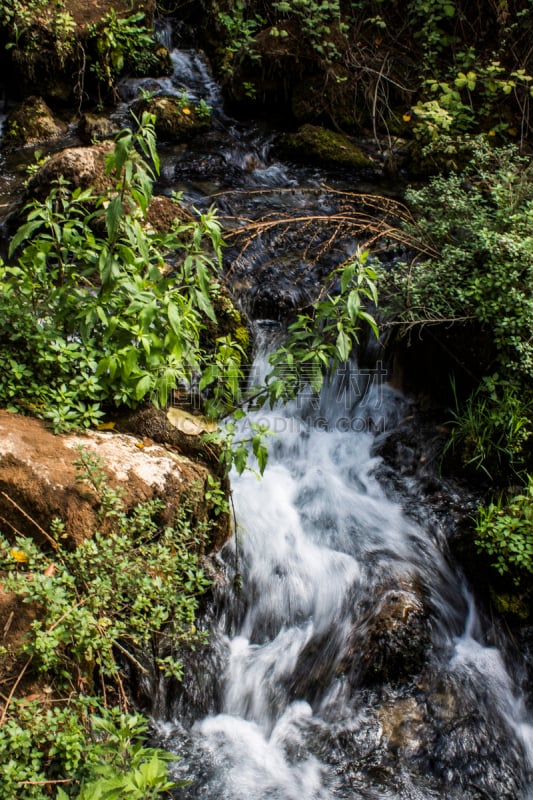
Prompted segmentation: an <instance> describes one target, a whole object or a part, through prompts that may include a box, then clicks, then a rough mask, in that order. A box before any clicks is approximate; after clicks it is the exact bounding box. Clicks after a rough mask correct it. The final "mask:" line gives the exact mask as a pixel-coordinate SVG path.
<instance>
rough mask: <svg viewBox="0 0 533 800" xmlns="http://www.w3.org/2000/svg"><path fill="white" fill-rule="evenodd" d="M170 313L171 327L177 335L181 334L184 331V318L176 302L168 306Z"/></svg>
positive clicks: (168, 312)
mask: <svg viewBox="0 0 533 800" xmlns="http://www.w3.org/2000/svg"><path fill="white" fill-rule="evenodd" d="M167 314H168V321H169V323H170V327H171V328H172V330H173V331H174V333H175V334H176V336H181V333H182V318H181V315H180V312H179V309H178V307H177V306H176V304H175V303H172V302H171V303H169V304H168V308H167Z"/></svg>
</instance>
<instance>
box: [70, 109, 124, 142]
mask: <svg viewBox="0 0 533 800" xmlns="http://www.w3.org/2000/svg"><path fill="white" fill-rule="evenodd" d="M119 132H120V126H119V125H118V124H117V123H116V122H115V121H114V120H113V119H110V117H109V115H107V114H91V113H86V114H83V116H82V117H81V119H80V122H79V125H78V135H79V137H80V139H81V140H82V141H83V142H86V143H87V144H92V143H93V142H101V141H103V140H104V139H113V138H114V137H115V136H116V135H117V133H119Z"/></svg>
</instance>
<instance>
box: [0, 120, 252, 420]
mask: <svg viewBox="0 0 533 800" xmlns="http://www.w3.org/2000/svg"><path fill="white" fill-rule="evenodd" d="M157 165H158V160H157V152H156V149H155V138H154V132H153V121H152V119H151V118H150V117H149V116H148V115H146V116H145V117H144V118H143V122H142V125H141V127H140V129H139V131H138V132H137V133H133V132H132V131H130V130H128V129H126V130H125V131H123V132H122V133H121V134H120V135H119V136H118V137H117V141H116V145H115V149H114V151H113V152H112V153H111V154H110V156H109V158H108V161H107V169H108V173H109V175H110V176H111V177H112V179H113V180H112V181H111V187H110V188H109V190H108V191H102V192H100V193H97V192H95V191H94V190H91V189H89V190H86V191H80V190H74V191H72V190H71V189H70V187H69V186H68V185H66V184H65V183H64V182H63V181H62V180H59V181H58V182H57V184H56V185H55V186H54V187H53V188H52V190H51V192H50V194H49V195H48V197H47V198H46V199H45V200H44V201H38V200H34V201H32V202H30V204H29V205H28V207H27V216H26V222H25V223H24V224H23V225H22V226H21V227H20V229H19V230H18V232H17V233H16V235H15V236H14V238H13V239H12V241H11V245H10V250H9V256H10V260H11V259H13V260H12V261H11V264H9V265H2V266H0V278H1V280H2V292H1V294H0V367H1V368H0V401H2V402H3V403H4V404H5V405H7V406H8V407H12V408H25V409H30V410H31V411H33V412H34V413H36V414H38V415H40V416H42V417H44V418H45V419H50V420H51V421H52V423H53V424H54V426H55V428H56V429H64V428H65V427H67V426H68V425H76V426H78V427H79V426H84V427H89V426H91V425H94V424H96V423H98V422H99V421H100V419H101V418H102V416H103V415H104V413H105V411H106V409H108V410H109V409H112V408H116V407H118V406H129V407H135V406H136V405H138V404H139V403H140V402H141V401H143V400H145V399H147V398H150V399H151V400H152V401H153V402H155V403H158V404H162V405H165V404H166V403H167V401H168V398H169V395H170V392H171V391H172V390H173V389H175V388H177V386H178V384H181V385H184V384H185V385H187V386H190V385H191V384H192V382H193V380H194V379H195V377H196V376H198V375H200V374H201V373H202V372H203V371H205V370H206V369H207V367H208V366H211V368H212V370H215V371H216V375H215V374H213V378H214V377H216V382H215V381H213V393H214V395H215V397H218V396H220V397H222V396H223V395H224V393H225V392H226V390H227V382H228V381H229V382H230V383H231V385H232V386H233V383H234V382H235V379H236V377H238V376H239V374H240V372H239V370H240V365H241V362H242V360H243V358H244V351H243V349H242V346H241V345H240V344H239V343H238V342H234V341H232V340H231V339H230V338H228V336H224V335H222V336H217V333H216V315H215V311H214V302H215V300H216V298H217V297H218V296H219V295H220V292H221V285H220V282H219V281H218V277H217V259H218V258H219V256H220V246H221V233H220V227H219V225H218V223H217V221H216V218H215V215H214V213H213V212H209V213H207V214H205V215H201V216H200V217H199V219H198V220H197V221H186V222H183V223H180V222H179V220H178V215H179V208H178V207H176V224H175V226H174V228H173V229H172V230H171V232H170V233H168V234H163V233H158V232H157V231H155V230H152V229H151V228H150V227H149V226H148V225H147V224H146V223H145V221H144V218H145V216H146V213H147V210H148V206H149V203H150V199H151V192H152V184H153V179H154V175H155V171H156V170H157ZM165 258H167V259H172V264H171V265H169V264H168V263H167V262H166V261H165ZM213 327H214V328H215V333H214V336H213V337H212V338H211V337H209V336H208V335H207V333H208V329H209V330H211V329H212V328H213Z"/></svg>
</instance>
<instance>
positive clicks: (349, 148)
mask: <svg viewBox="0 0 533 800" xmlns="http://www.w3.org/2000/svg"><path fill="white" fill-rule="evenodd" d="M282 147H283V149H284V150H285V151H286V152H287V153H288V154H289V155H290V156H292V157H293V158H296V159H303V160H306V161H309V160H313V161H317V162H318V163H321V164H327V165H331V166H339V167H348V168H349V169H374V168H375V164H374V162H373V161H372V160H371V159H370V158H369V157H368V156H367V155H365V153H363V151H362V150H361V149H360V148H359V147H357V145H356V144H354V143H353V142H352V140H351V139H350V138H349V137H348V136H345V135H344V134H342V133H337V132H336V131H330V130H327V128H322V127H321V126H319V125H302V127H301V128H299V129H298V130H297V131H296V133H289V134H286V135H285V136H284V137H283V141H282Z"/></svg>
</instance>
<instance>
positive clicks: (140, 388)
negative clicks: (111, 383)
mask: <svg viewBox="0 0 533 800" xmlns="http://www.w3.org/2000/svg"><path fill="white" fill-rule="evenodd" d="M152 385H153V378H152V376H151V375H143V376H142V378H141V379H140V380H138V381H137V385H136V386H135V399H136V400H142V399H143V397H146V395H147V394H148V392H149V391H150V389H151V388H152Z"/></svg>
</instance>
